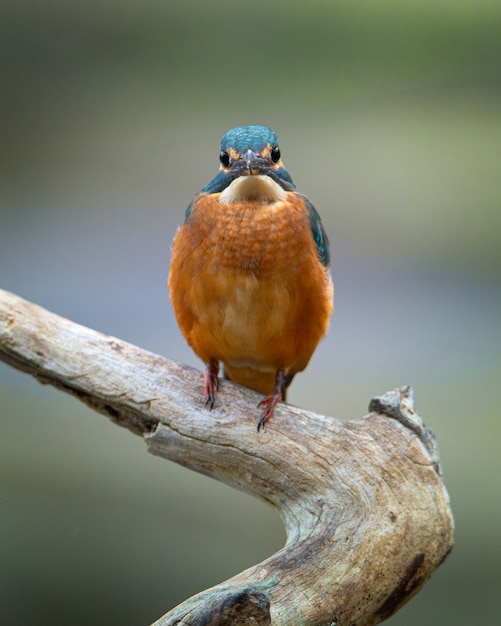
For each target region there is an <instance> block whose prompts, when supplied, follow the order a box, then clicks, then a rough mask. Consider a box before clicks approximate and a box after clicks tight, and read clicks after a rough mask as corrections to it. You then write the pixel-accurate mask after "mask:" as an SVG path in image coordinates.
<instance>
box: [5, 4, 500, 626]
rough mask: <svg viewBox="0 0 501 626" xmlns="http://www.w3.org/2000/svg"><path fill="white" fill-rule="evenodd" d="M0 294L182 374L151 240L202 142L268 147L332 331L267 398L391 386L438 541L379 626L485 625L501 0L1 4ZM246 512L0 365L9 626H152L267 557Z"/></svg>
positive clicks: (203, 176)
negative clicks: (432, 501) (442, 551)
mask: <svg viewBox="0 0 501 626" xmlns="http://www.w3.org/2000/svg"><path fill="white" fill-rule="evenodd" d="M1 14H2V16H1V19H0V42H1V43H0V54H1V70H2V75H3V78H2V89H1V93H2V97H1V99H0V106H1V109H2V110H1V114H0V125H1V137H2V142H1V143H2V149H1V151H0V161H1V162H0V179H1V191H0V202H1V208H0V210H1V222H0V286H1V287H2V288H4V289H8V290H11V291H14V292H16V293H18V294H19V295H21V296H23V297H25V298H27V299H29V300H33V301H35V302H37V303H39V304H41V305H43V306H45V307H47V308H48V309H50V310H53V311H55V312H57V313H59V314H61V315H64V316H67V317H69V318H71V319H73V320H75V321H77V322H79V323H82V324H85V325H88V326H91V327H94V328H96V329H98V330H101V331H103V332H106V333H109V334H111V335H115V336H118V337H120V338H122V339H125V340H128V341H130V342H133V343H136V344H138V345H140V346H142V347H144V348H146V349H149V350H152V351H154V352H158V353H160V354H164V355H166V356H169V357H171V358H174V359H176V360H178V361H182V362H186V363H190V364H193V365H195V366H197V367H200V364H199V363H198V362H197V361H196V359H195V357H194V356H193V355H192V354H191V352H190V350H189V348H188V347H187V346H186V344H185V343H184V341H183V339H182V338H181V336H180V333H179V332H178V330H177V328H176V325H175V322H174V318H173V314H172V311H171V308H170V304H169V302H168V298H167V293H166V287H165V282H166V276H167V271H168V263H169V257H170V244H171V241H172V238H173V236H174V233H175V230H176V228H177V225H178V224H179V223H180V222H181V221H182V219H183V214H184V210H185V208H186V206H187V204H188V203H189V201H190V199H191V197H192V195H193V194H194V192H196V191H197V190H198V189H200V188H201V187H202V186H203V185H205V184H206V183H207V182H208V181H209V180H210V179H211V177H212V176H213V175H214V174H215V172H216V170H217V167H218V148H219V139H220V137H221V135H222V134H223V133H224V132H225V131H226V130H227V129H228V128H230V127H232V126H234V125H237V124H242V123H259V124H266V125H269V126H271V127H272V128H273V129H274V130H275V131H276V132H277V133H278V135H279V137H280V138H281V148H282V153H283V157H284V160H285V163H286V165H287V167H288V169H289V171H290V172H291V173H292V176H293V178H294V180H295V182H296V184H297V186H298V188H299V190H301V191H302V192H303V193H306V194H307V195H308V196H309V197H310V198H311V200H312V201H313V202H314V204H315V205H316V207H317V209H318V210H319V212H320V213H321V215H322V217H323V220H324V224H325V227H326V229H327V231H328V234H329V236H330V239H331V244H332V257H333V269H332V271H333V275H334V279H335V283H336V313H335V316H334V319H333V323H332V327H331V331H330V333H329V335H328V337H327V338H326V339H325V340H324V341H323V343H322V344H321V346H320V347H319V349H318V351H317V353H316V354H315V356H314V358H313V360H312V362H311V363H310V366H309V368H308V369H307V371H306V372H305V373H303V374H302V375H300V376H298V377H297V378H296V380H295V381H294V384H293V386H292V388H291V393H290V400H291V402H292V403H294V404H297V405H299V406H302V407H305V408H308V409H311V410H316V411H318V412H322V413H327V414H329V415H334V416H336V417H339V418H343V419H344V418H356V417H360V416H362V415H364V414H365V413H366V409H367V403H368V401H369V399H370V398H371V397H372V396H373V395H378V394H380V393H383V392H385V391H386V390H388V389H392V388H394V387H396V386H400V385H403V384H412V385H413V386H414V388H415V392H416V399H417V405H418V409H419V411H420V413H421V415H422V416H423V418H424V419H425V422H426V423H427V425H428V426H431V427H432V429H433V430H434V432H435V433H436V435H437V437H438V442H439V447H440V451H441V459H442V463H443V469H444V473H445V481H446V485H447V487H448V489H449V492H450V496H451V500H452V506H453V511H454V514H455V518H456V524H457V531H456V547H455V549H454V551H453V553H452V554H451V556H450V557H449V558H448V560H447V561H446V562H445V564H444V565H442V567H441V568H440V569H439V570H438V571H437V572H436V574H435V575H434V576H433V578H432V579H431V580H430V582H428V584H427V585H426V586H425V588H424V590H423V591H422V592H421V593H420V594H419V595H418V596H417V597H416V598H415V599H413V600H412V601H411V602H410V603H409V604H408V605H407V606H406V607H405V608H404V609H403V610H401V611H400V612H399V613H398V614H397V615H396V616H395V617H393V618H392V619H391V620H390V621H389V623H391V624H395V626H396V625H397V624H401V625H403V624H405V625H406V626H413V625H418V624H419V625H421V624H424V623H426V624H427V625H428V626H433V625H438V624H440V625H441V626H442V625H444V624H466V623H470V624H482V625H484V626H489V625H494V624H498V623H499V607H498V596H499V583H500V580H501V567H500V562H501V542H500V539H499V525H500V521H501V519H500V518H501V515H500V513H501V510H500V509H501V498H500V480H499V477H500V475H501V461H500V455H499V447H500V435H501V426H500V424H501V421H500V419H499V418H500V415H499V413H500V409H499V400H498V398H497V396H498V394H499V390H500V370H501V368H500V364H501V359H500V348H501V341H500V334H501V333H500V307H501V290H500V260H501V229H500V221H501V218H500V216H501V210H500V209H501V206H500V205H501V174H500V169H501V167H500V166H501V4H500V3H499V2H497V1H496V0H479V1H478V2H475V3H472V2H471V1H470V0H454V1H453V0H443V1H442V2H438V3H437V2H436V1H435V0H415V1H409V2H401V1H399V0H385V1H381V2H372V1H370V0H360V1H359V2H348V1H345V0H338V1H336V2H332V1H319V0H312V1H310V2H299V1H298V0H287V1H285V0H279V1H275V2H269V1H268V2H264V1H263V0H257V1H256V0H255V1H254V2H252V3H245V2H237V1H235V0H233V1H230V0H223V1H220V0H217V1H213V2H202V1H201V0H198V1H189V2H187V1H184V2H183V1H181V0H175V1H173V0H171V1H169V2H165V1H164V2H160V1H152V0H145V1H143V2H135V1H131V0H120V2H118V1H115V0H100V1H99V2H98V1H97V0H87V1H86V2H57V1H48V2H43V3H25V2H17V1H16V2H14V1H13V0H4V1H3V2H2V8H1ZM283 541H284V533H283V529H282V526H281V522H280V520H279V518H278V515H277V514H276V513H275V511H273V510H272V509H270V508H267V507H266V506H265V505H264V504H261V503H260V502H258V501H256V500H254V499H253V498H251V497H248V496H246V495H244V494H241V493H239V492H237V491H234V490H231V489H229V488H228V487H226V486H224V485H220V484H217V483H215V482H214V481H211V480H209V479H207V478H205V477H202V476H198V475H196V474H194V473H191V472H189V471H187V470H185V469H182V468H179V467H177V466H175V465H174V464H172V463H168V462H166V461H163V460H160V459H158V458H153V457H151V456H149V455H148V454H147V453H146V448H145V446H144V444H143V443H142V441H141V440H140V439H139V438H136V437H134V436H133V435H131V434H130V433H129V432H128V431H125V430H121V429H119V428H117V427H116V426H114V425H112V424H111V423H109V422H108V421H107V420H106V418H104V417H103V416H100V415H98V414H94V413H93V412H91V411H90V410H89V409H87V408H86V407H84V406H81V405H80V404H78V402H77V401H76V400H74V399H73V398H70V397H66V396H64V395H63V394H61V393H60V392H57V391H55V390H53V389H51V388H48V387H42V386H41V385H39V384H38V383H36V382H35V381H34V380H32V379H31V378H29V377H28V376H26V375H24V374H21V373H19V372H16V371H14V370H12V369H9V368H8V367H7V366H5V365H3V364H0V614H1V621H2V623H5V624H10V623H22V624H24V625H26V626H29V625H30V624H37V625H39V626H42V625H45V624H47V625H48V624H51V625H52V624H63V623H64V624H68V625H71V626H86V625H89V624H107V625H114V624H116V625H120V626H125V625H131V626H132V625H140V624H144V625H147V624H149V623H150V622H151V621H153V620H154V619H155V618H157V617H159V616H160V615H161V614H163V613H164V612H165V611H167V610H168V609H169V608H171V607H172V606H174V605H175V604H177V603H179V602H180V601H182V600H183V599H185V598H186V597H188V596H189V595H192V594H193V593H195V592H197V591H199V590H201V589H203V588H205V587H207V586H210V585H212V584H215V583H217V582H220V581H221V580H223V579H225V578H227V577H229V576H231V575H233V574H235V573H236V572H238V571H240V570H242V569H243V568H245V567H247V566H250V565H251V564H253V563H255V562H257V561H258V560H261V559H263V558H265V557H266V556H268V555H269V554H271V553H272V552H273V551H275V550H276V549H278V548H279V547H280V546H281V545H282V543H283Z"/></svg>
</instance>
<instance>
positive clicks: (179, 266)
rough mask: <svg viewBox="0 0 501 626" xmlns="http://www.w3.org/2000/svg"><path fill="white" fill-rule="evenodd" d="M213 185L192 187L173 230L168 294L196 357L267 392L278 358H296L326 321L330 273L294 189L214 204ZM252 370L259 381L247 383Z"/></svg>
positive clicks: (297, 365)
mask: <svg viewBox="0 0 501 626" xmlns="http://www.w3.org/2000/svg"><path fill="white" fill-rule="evenodd" d="M218 195H219V194H211V195H201V196H199V197H198V198H197V199H196V200H195V202H194V203H193V206H192V210H191V214H190V218H189V219H188V221H187V222H186V223H185V224H183V226H181V228H180V229H179V231H178V233H177V235H176V238H175V240H174V244H173V249H172V263H171V268H170V274H169V290H170V297H171V301H172V304H173V307H174V312H175V315H176V318H177V321H178V324H179V327H180V329H181V331H182V333H183V334H184V336H185V337H186V339H187V341H188V343H189V344H190V346H191V347H192V348H193V350H194V351H195V353H196V354H197V355H198V356H199V357H200V358H201V359H202V360H203V361H204V362H205V363H207V362H208V361H209V360H210V359H217V360H219V361H222V362H223V363H224V364H225V366H226V367H227V369H228V371H229V373H230V376H231V378H232V380H235V381H236V382H242V383H243V384H247V385H248V386H251V387H254V388H257V389H259V390H260V391H264V392H268V387H269V386H270V384H271V386H272V384H273V380H274V374H275V372H276V370H277V369H278V368H283V369H284V370H285V371H286V372H291V373H295V372H298V371H301V370H303V369H304V368H305V367H306V365H307V363H308V361H309V359H310V357H311V355H312V354H313V351H314V350H315V347H316V346H317V344H318V342H319V340H320V339H321V337H322V336H323V335H324V334H325V332H326V331H327V328H328V324H329V318H330V315H331V313H332V309H333V306H332V298H333V286H332V281H331V278H330V273H329V271H328V269H326V268H325V267H324V266H323V265H322V263H321V262H320V260H319V257H318V253H317V250H316V246H315V243H314V241H313V236H312V233H311V230H310V226H309V216H308V211H307V209H306V208H305V207H304V205H303V202H302V199H301V196H299V195H298V194H295V193H292V192H290V193H288V194H287V197H286V199H285V200H277V201H275V202H272V203H269V202H265V201H263V202H257V201H253V202H238V203H231V204H222V203H220V202H219V201H218ZM239 372H241V375H240V377H239ZM253 372H255V373H257V372H259V373H260V375H262V378H263V381H264V382H263V383H262V384H259V382H256V381H255V380H254V383H253V384H251V383H249V381H251V380H252V379H253V378H255V376H254V375H253ZM258 378H259V377H258ZM269 381H271V383H269Z"/></svg>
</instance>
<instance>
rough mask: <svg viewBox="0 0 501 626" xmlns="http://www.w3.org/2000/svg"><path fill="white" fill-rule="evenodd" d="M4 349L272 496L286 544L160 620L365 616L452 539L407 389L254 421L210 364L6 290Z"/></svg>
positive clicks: (362, 621)
mask: <svg viewBox="0 0 501 626" xmlns="http://www.w3.org/2000/svg"><path fill="white" fill-rule="evenodd" d="M0 358H1V359H3V360H4V361H6V362H7V363H9V364H11V365H12V366H14V367H16V368H18V369H20V370H22V371H25V372H28V373H29V374H31V375H32V376H34V377H35V378H37V379H38V380H39V381H40V382H42V383H49V384H51V385H54V386H55V387H57V388H59V389H61V390H63V391H66V392H68V393H71V394H73V395H74V396H76V397H77V398H79V399H80V400H82V401H83V402H85V403H86V404H88V405H89V406H91V407H92V408H94V409H96V410H97V411H99V412H101V413H104V414H105V415H107V416H108V417H109V418H111V419H112V420H113V421H114V422H115V423H117V424H119V425H121V426H125V427H126V428H129V429H130V430H131V431H132V432H134V433H135V434H137V435H140V436H142V437H143V438H144V440H145V442H146V444H147V446H148V448H149V451H150V452H152V453H153V454H156V455H159V456H162V457H164V458H166V459H170V460H173V461H175V462H177V463H180V464H181V465H184V466H186V467H189V468H191V469H193V470H196V471H198V472H202V473H204V474H207V475H208V476H212V477H213V478H216V479H218V480H221V481H223V482H226V483H228V484H230V485H233V486H234V487H238V488H239V489H242V490H244V491H246V492H248V493H252V494H254V495H256V496H257V497H259V498H261V499H262V500H265V501H266V502H269V503H270V504H272V505H273V506H275V507H277V508H278V510H279V511H280V513H281V515H282V518H283V521H284V524H285V526H286V529H287V542H286V545H285V546H284V548H283V549H282V550H280V551H279V552H277V553H276V554H274V555H273V556H272V557H270V558H269V559H267V560H266V561H264V562H262V563H259V564H258V565H255V566H254V567H251V568H250V569H248V570H246V571H244V572H242V573H241V574H238V575H237V576H235V577H233V578H231V579H230V580H228V581H226V582H225V583H223V584H221V585H218V586H216V587H213V588H212V589H209V590H208V591H204V592H202V593H200V594H198V595H196V596H194V597H193V598H190V599H189V600H187V601H186V602H184V603H183V604H181V605H179V606H178V607H176V608H175V609H173V610H171V611H170V612H169V613H167V614H166V615H164V616H163V617H161V618H160V619H159V620H158V621H157V622H156V623H155V624H156V626H167V625H174V624H184V625H190V626H195V625H197V626H200V625H204V624H211V625H216V624H233V625H235V624H237V625H238V624H272V625H274V626H276V625H294V624H304V625H313V624H315V625H319V624H326V625H327V624H330V625H336V626H342V625H344V626H351V625H355V624H356V625H357V626H364V625H371V624H377V623H380V622H382V621H383V620H385V619H386V618H388V617H389V616H390V615H392V614H393V613H394V612H395V611H396V610H397V609H399V608H400V607H401V606H402V605H403V604H404V603H405V602H406V601H407V600H409V598H410V597H412V596H413V595H414V594H415V593H416V592H417V591H418V590H419V589H420V588H421V586H422V585H423V584H424V582H425V581H426V580H427V579H428V578H429V577H430V576H431V574H432V572H433V571H434V570H435V568H436V567H437V566H438V565H439V564H440V563H441V562H442V561H443V560H444V558H445V557H446V556H447V554H448V553H449V551H450V549H451V546H452V533H453V521H452V516H451V511H450V508H449V500H448V496H447V492H446V490H445V487H444V485H443V483H442V479H441V475H440V468H439V462H438V456H437V450H436V447H435V442H434V438H433V434H432V433H431V431H430V430H427V429H426V428H425V427H424V425H423V423H422V421H421V419H420V418H419V416H418V415H417V414H416V413H415V412H414V407H413V398H412V390H411V388H409V387H403V388H401V389H397V390H395V391H393V392H390V393H388V394H386V395H384V396H382V397H380V398H375V399H373V400H372V401H371V404H370V407H369V410H370V414H369V415H367V416H366V417H365V418H363V419H359V420H354V421H348V422H341V421H339V420H336V419H333V418H331V417H324V416H320V415H315V414H313V413H310V412H308V411H303V410H300V409H297V408H294V407H291V406H288V405H279V407H278V408H277V410H276V412H275V416H274V418H273V420H272V421H271V422H270V423H269V424H267V425H266V429H265V431H264V432H260V433H257V432H256V415H257V413H256V404H257V402H258V400H259V396H258V394H256V393H254V392H253V391H251V390H249V389H245V388H242V387H237V386H236V385H233V384H231V383H229V382H227V381H222V382H221V385H220V391H219V395H218V399H217V403H216V406H215V407H214V409H213V411H212V412H209V411H207V410H206V409H205V408H204V407H203V403H202V393H203V392H202V387H203V382H202V375H201V374H200V373H199V372H197V371H195V370H193V369H191V368H189V367H186V366H183V365H179V364H177V363H174V362H172V361H169V360H167V359H165V358H163V357H160V356H157V355H155V354H151V353H149V352H146V351H144V350H141V349H140V348H137V347H135V346H133V345H131V344H128V343H125V342H124V341H121V340H119V339H116V338H114V337H110V336H107V335H103V334H101V333H98V332H96V331H94V330H91V329H89V328H85V327H83V326H79V325H78V324H75V323H73V322H71V321H69V320H67V319H64V318H62V317H59V316H57V315H54V314H53V313H49V312H48V311H46V310H44V309H42V308H40V307H39V306H37V305H35V304H31V303H29V302H26V301H24V300H22V299H21V298H19V297H17V296H15V295H13V294H9V293H7V292H4V291H0Z"/></svg>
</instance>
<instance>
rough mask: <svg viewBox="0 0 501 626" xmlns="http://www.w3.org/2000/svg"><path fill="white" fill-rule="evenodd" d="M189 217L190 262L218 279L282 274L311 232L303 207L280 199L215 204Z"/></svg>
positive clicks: (301, 251)
mask: <svg viewBox="0 0 501 626" xmlns="http://www.w3.org/2000/svg"><path fill="white" fill-rule="evenodd" d="M194 217H195V219H194V220H193V224H191V225H190V227H191V229H192V234H193V250H192V255H193V263H194V265H196V266H198V267H199V268H200V270H201V271H202V272H203V273H204V274H206V275H208V276H212V277H213V278H215V277H217V276H219V277H220V278H221V279H223V280H224V279H225V278H228V279H231V277H234V278H237V277H238V276H240V277H242V278H248V279H250V284H252V283H253V279H257V280H267V279H272V278H273V277H275V278H278V277H279V276H282V277H285V276H286V275H287V273H290V272H294V267H291V264H292V265H293V264H294V263H299V264H300V262H301V254H304V252H305V248H304V244H305V239H307V238H308V237H310V238H311V235H310V233H309V229H308V224H307V220H306V218H305V215H304V212H303V211H302V210H301V209H300V208H299V207H296V206H295V205H294V204H293V203H290V202H285V201H278V202H274V203H271V204H270V203H265V202H253V203H235V204H234V205H230V206H224V205H223V206H215V207H214V208H213V210H211V211H204V212H201V213H200V215H195V216H194ZM237 280H238V279H237ZM246 282H247V281H246Z"/></svg>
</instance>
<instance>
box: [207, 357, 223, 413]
mask: <svg viewBox="0 0 501 626" xmlns="http://www.w3.org/2000/svg"><path fill="white" fill-rule="evenodd" d="M218 372H219V363H218V362H217V361H214V360H212V359H211V360H210V361H209V362H208V363H207V365H206V366H205V370H204V400H205V406H208V407H209V411H210V410H212V407H213V406H214V400H215V399H216V391H217V390H218V389H219V380H218V378H217V374H218Z"/></svg>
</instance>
